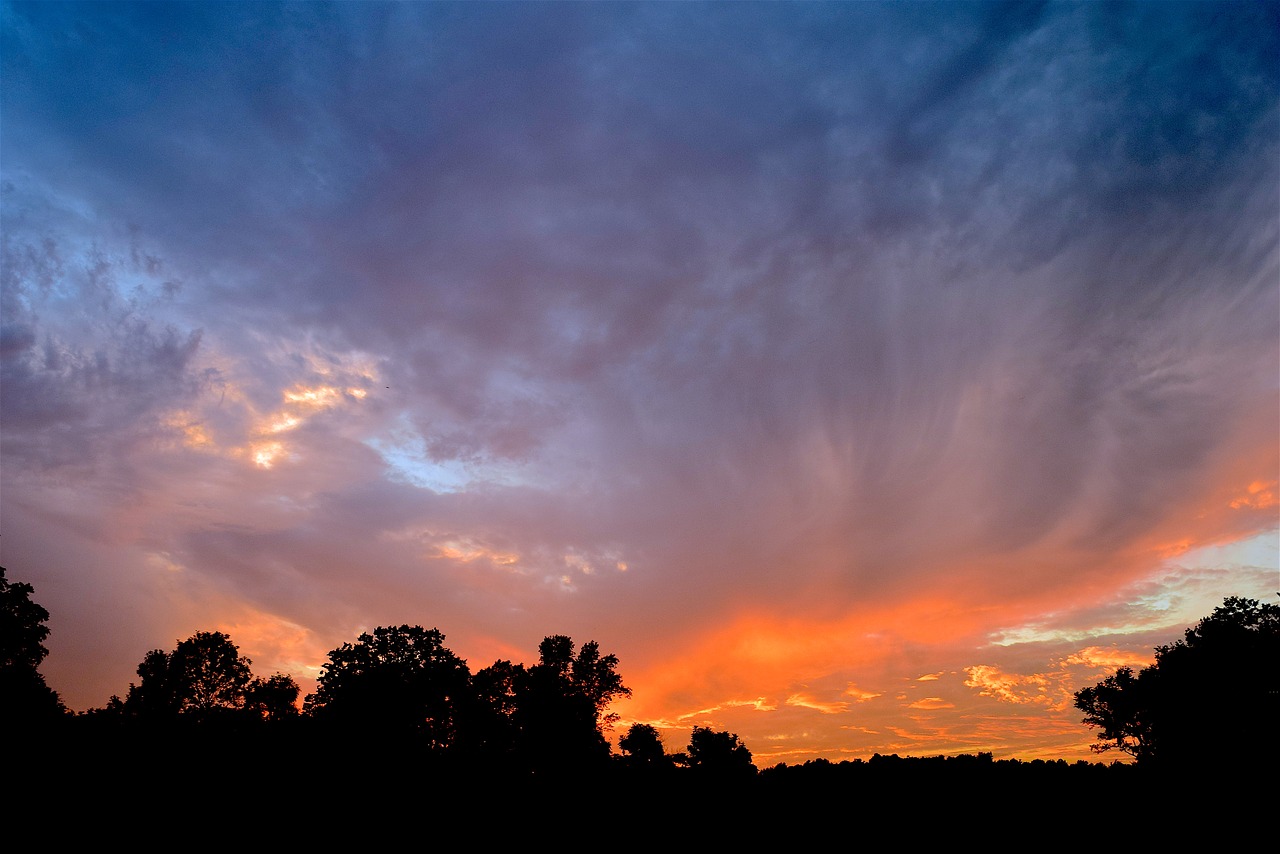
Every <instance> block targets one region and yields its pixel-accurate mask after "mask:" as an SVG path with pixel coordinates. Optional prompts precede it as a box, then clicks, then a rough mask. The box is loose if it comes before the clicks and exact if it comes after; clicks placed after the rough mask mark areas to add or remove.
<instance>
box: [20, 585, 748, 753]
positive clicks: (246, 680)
mask: <svg viewBox="0 0 1280 854" xmlns="http://www.w3.org/2000/svg"><path fill="white" fill-rule="evenodd" d="M32 593H33V590H32V588H31V586H30V585H28V584H22V583H17V582H9V581H8V580H7V579H5V577H4V569H3V568H2V567H0V612H2V614H3V616H2V617H0V619H2V620H3V626H2V635H0V640H2V641H3V646H4V660H3V662H2V663H0V664H2V666H0V680H2V681H0V687H2V688H3V693H4V696H5V698H6V701H5V702H4V703H3V704H0V706H2V709H0V714H3V716H4V718H5V721H4V722H5V723H6V724H8V725H9V726H18V727H23V728H25V729H27V730H39V729H41V728H43V727H48V726H51V725H59V726H61V727H63V729H64V732H65V731H66V730H67V728H69V727H76V728H77V734H78V735H80V736H81V738H82V739H83V738H92V739H97V740H100V741H104V742H116V743H120V742H121V741H122V740H123V741H125V742H127V743H128V745H129V749H130V750H137V749H138V748H139V747H140V746H145V745H146V744H147V743H148V740H150V742H151V743H155V744H160V745H162V749H165V750H168V749H171V748H172V746H173V745H174V744H175V743H181V744H182V745H184V747H191V746H192V745H195V744H204V745H208V744H225V743H227V742H228V741H232V740H236V741H241V742H243V741H245V740H251V741H253V742H255V743H264V742H266V741H270V743H272V744H274V745H277V746H280V745H291V744H292V745H303V744H314V743H315V741H316V739H319V738H323V739H324V740H325V742H326V743H327V744H328V745H329V748H330V749H331V751H333V753H332V754H331V755H336V754H341V753H342V752H343V751H346V752H347V753H348V754H349V755H354V754H357V753H358V754H360V755H362V756H363V757H364V758H365V759H366V760H369V759H370V758H376V757H379V756H385V757H387V758H388V761H392V762H395V763H403V762H404V761H406V760H408V759H410V758H412V760H413V761H415V762H419V763H428V764H433V765H435V766H443V765H445V764H448V765H449V766H451V767H454V768H459V767H463V766H466V767H471V768H482V769H485V770H486V772H489V773H496V772H508V773H515V774H525V775H529V774H542V775H545V774H552V773H578V774H589V773H591V772H595V771H600V770H601V769H603V768H604V767H606V766H607V765H609V764H611V763H612V764H616V765H620V766H621V767H625V768H627V769H629V770H632V771H635V772H641V773H648V774H660V773H665V772H671V771H674V770H675V769H679V768H685V769H694V770H695V771H697V772H699V773H704V774H716V775H719V776H725V775H751V774H755V773H756V771H757V769H756V767H755V765H754V764H753V762H752V758H751V752H750V750H749V749H747V747H746V745H745V744H743V743H742V741H741V739H739V738H738V736H737V735H736V734H734V733H730V732H727V731H716V730H713V729H711V728H709V727H694V728H693V729H692V731H691V733H690V739H689V743H688V745H687V747H686V748H685V749H684V750H683V751H680V752H675V753H669V752H668V751H667V748H666V746H665V745H664V743H663V739H662V736H661V733H660V732H659V730H658V729H657V728H656V727H654V726H651V725H649V724H644V723H636V724H633V725H631V726H630V727H629V728H628V729H627V731H626V732H625V733H624V734H622V735H621V737H620V738H619V739H618V748H619V750H620V755H618V756H615V755H614V754H613V750H612V746H611V745H610V742H609V739H608V733H609V732H610V731H611V730H612V729H613V728H614V725H615V724H616V722H617V720H618V716H617V714H615V713H613V712H611V711H609V707H610V705H611V704H612V703H613V702H614V701H615V700H616V699H618V698H620V697H630V696H631V689H630V688H628V687H627V686H626V685H625V684H624V683H623V681H622V677H621V675H620V674H619V672H618V658H617V656H616V655H613V654H611V653H604V652H602V651H601V649H600V645H599V644H598V643H597V642H596V641H594V640H591V641H587V642H586V643H583V644H582V645H581V646H577V645H575V643H574V641H573V640H572V638H570V637H568V636H565V635H549V636H547V637H545V638H544V639H543V640H542V642H541V643H540V644H539V646H538V660H537V663H536V664H534V665H532V666H528V667H526V666H525V665H524V664H521V663H515V662H512V661H507V660H499V661H495V662H494V663H493V664H491V665H489V666H487V667H484V668H482V669H480V670H478V671H476V672H475V673H472V672H471V670H470V668H469V667H468V665H467V662H466V661H465V660H463V659H462V658H460V657H459V656H457V655H456V654H455V653H454V652H453V651H452V650H450V649H449V648H448V647H447V646H445V643H444V641H445V636H444V635H443V634H442V633H441V632H440V631H439V630H438V629H435V628H430V629H427V628H423V627H422V626H416V625H400V626H380V627H378V628H375V629H373V630H372V631H371V632H365V633H362V634H361V635H360V636H359V637H358V638H357V639H356V640H355V641H354V642H349V643H344V644H342V645H341V646H339V647H338V648H336V649H334V650H331V651H330V652H329V653H328V656H327V661H326V663H325V664H324V665H323V666H322V668H321V670H320V674H319V676H318V678H317V680H316V689H315V691H314V693H311V694H309V695H307V696H306V697H305V698H302V702H301V703H299V699H300V693H301V692H300V688H299V686H298V684H297V682H296V681H295V680H294V679H293V677H292V676H290V675H288V674H284V673H275V674H273V675H270V676H267V677H259V676H255V675H254V674H253V672H252V661H251V660H250V659H249V658H248V657H246V656H244V655H243V654H241V652H240V650H239V648H238V646H237V645H236V644H235V643H234V641H233V640H232V638H231V637H230V636H229V635H227V634H225V633H223V632H218V631H199V632H196V633H195V634H193V635H192V636H191V637H189V638H187V639H186V640H183V641H179V642H178V643H177V644H176V646H175V647H174V648H173V649H172V650H164V649H153V650H151V651H149V652H148V653H147V654H146V655H145V656H144V657H143V659H142V661H141V662H140V663H139V664H138V667H137V676H138V680H137V681H136V682H131V683H130V684H129V686H128V689H127V691H126V692H125V693H124V696H123V697H121V696H119V695H113V696H112V697H111V698H110V700H108V702H107V703H106V705H105V706H103V707H101V708H92V709H89V710H87V711H84V712H80V713H74V714H73V713H72V712H70V711H69V710H68V709H67V708H66V707H65V706H64V704H63V703H62V701H61V699H60V698H59V696H58V695H57V693H56V692H55V691H53V690H52V689H51V688H49V687H48V686H47V685H46V684H45V682H44V679H43V677H42V676H41V675H40V673H39V665H40V663H41V662H42V661H43V660H44V658H45V656H47V655H48V650H47V648H46V647H45V646H44V641H45V639H46V638H47V636H48V633H49V630H48V628H47V627H46V626H45V625H44V623H45V621H47V620H48V618H49V614H48V612H47V611H45V609H44V608H42V607H40V606H39V605H37V604H36V603H35V602H34V601H33V600H32V599H31V595H32ZM175 740H177V741H175Z"/></svg>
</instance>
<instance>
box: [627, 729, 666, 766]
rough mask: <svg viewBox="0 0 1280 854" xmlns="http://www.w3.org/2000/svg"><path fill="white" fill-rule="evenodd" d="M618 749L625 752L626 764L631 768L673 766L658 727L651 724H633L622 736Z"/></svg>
mask: <svg viewBox="0 0 1280 854" xmlns="http://www.w3.org/2000/svg"><path fill="white" fill-rule="evenodd" d="M618 749H619V750H621V751H622V753H623V759H624V764H625V765H627V766H628V767H630V768H636V769H646V770H656V769H665V768H670V767H672V758H671V757H670V756H668V755H667V751H666V748H665V747H664V745H663V743H662V734H661V733H659V732H658V728H657V727H654V726H651V725H649V724H632V725H631V726H630V727H629V728H628V729H627V731H626V734H624V735H623V736H622V737H621V738H619V739H618Z"/></svg>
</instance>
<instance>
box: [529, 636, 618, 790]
mask: <svg viewBox="0 0 1280 854" xmlns="http://www.w3.org/2000/svg"><path fill="white" fill-rule="evenodd" d="M538 653H539V659H538V663H537V664H535V665H534V666H533V667H530V668H528V669H527V670H525V671H524V673H523V674H520V675H519V678H517V679H516V681H515V683H514V685H515V689H516V690H515V708H514V711H513V714H512V720H513V722H514V724H515V727H516V733H517V741H518V752H519V753H520V754H521V756H522V758H523V760H524V761H525V762H527V763H529V764H530V765H531V766H532V767H534V768H540V769H544V770H568V769H584V768H589V767H592V766H596V767H599V766H601V765H602V764H603V763H604V762H606V761H607V760H608V758H609V754H610V749H609V742H608V741H607V740H606V738H605V735H604V730H605V729H606V728H607V727H608V726H610V725H611V724H612V721H613V716H612V715H609V714H607V713H606V709H607V707H608V705H609V703H610V702H612V701H613V699H614V698H616V697H620V696H626V697H629V696H630V695H631V689H630V688H627V687H626V686H625V685H623V683H622V677H621V676H619V675H618V672H617V669H616V668H617V666H618V657H617V656H616V655H601V654H600V647H599V644H597V643H596V642H595V641H588V642H587V643H585V644H583V645H582V649H581V650H579V651H578V652H577V654H575V653H574V645H573V640H572V639H570V638H568V637H566V636H564V635H549V636H547V637H546V638H544V639H543V640H542V643H540V644H539V645H538Z"/></svg>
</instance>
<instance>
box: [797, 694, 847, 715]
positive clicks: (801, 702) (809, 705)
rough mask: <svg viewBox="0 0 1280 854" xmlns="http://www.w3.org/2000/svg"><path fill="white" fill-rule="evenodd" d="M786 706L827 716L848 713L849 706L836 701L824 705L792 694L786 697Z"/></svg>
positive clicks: (803, 695) (819, 701) (806, 696)
mask: <svg viewBox="0 0 1280 854" xmlns="http://www.w3.org/2000/svg"><path fill="white" fill-rule="evenodd" d="M787 705H788V706H800V707H801V708H805V709H814V710H815V711H819V712H822V713H823V714H827V715H833V714H836V713H838V712H847V711H849V704H848V703H846V702H843V701H837V702H834V703H824V702H822V701H821V700H815V699H814V698H813V697H810V696H808V695H806V694H792V695H791V696H789V697H787Z"/></svg>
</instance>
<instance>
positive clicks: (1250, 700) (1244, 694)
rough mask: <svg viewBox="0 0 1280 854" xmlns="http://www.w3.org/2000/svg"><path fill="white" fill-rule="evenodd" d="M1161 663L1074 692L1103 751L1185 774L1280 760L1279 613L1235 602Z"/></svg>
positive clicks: (1159, 651) (1167, 651)
mask: <svg viewBox="0 0 1280 854" xmlns="http://www.w3.org/2000/svg"><path fill="white" fill-rule="evenodd" d="M1155 654H1156V662H1155V664H1153V665H1151V666H1150V667H1145V668H1143V669H1142V670H1141V671H1139V672H1138V673H1136V674H1135V673H1134V672H1133V670H1132V669H1131V668H1127V667H1123V668H1120V669H1119V670H1117V671H1116V673H1114V674H1113V675H1111V676H1108V677H1107V678H1106V679H1104V680H1103V681H1101V682H1099V683H1098V684H1097V685H1095V686H1093V687H1090V688H1085V689H1083V690H1081V691H1079V692H1077V693H1076V695H1075V705H1076V707H1077V708H1078V709H1080V710H1081V711H1082V712H1084V713H1085V717H1084V723H1086V724H1088V725H1089V726H1092V727H1096V728H1098V730H1099V732H1098V743H1097V744H1096V745H1095V747H1094V749H1095V750H1097V751H1099V752H1104V751H1108V750H1119V751H1121V752H1123V753H1126V754H1128V755H1130V756H1132V757H1133V758H1134V759H1135V760H1136V761H1137V762H1138V763H1139V764H1143V765H1149V766H1154V765H1161V766H1166V767H1171V768H1174V767H1176V768H1185V769H1191V768H1205V767H1211V766H1219V767H1227V766H1234V765H1239V764H1242V763H1247V764H1253V763H1255V762H1258V761H1260V760H1261V761H1264V762H1272V763H1274V762H1275V761H1276V760H1277V759H1280V751H1278V750H1277V745H1276V740H1275V725H1276V721H1277V720H1280V666H1278V665H1280V606H1277V605H1270V604H1266V603H1261V602H1259V601H1257V600H1255V599H1244V598H1239V597H1229V598H1227V599H1226V600H1225V601H1224V602H1223V604H1222V605H1221V606H1219V607H1218V608H1216V609H1215V610H1214V612H1213V613H1212V614H1211V615H1209V616H1208V617H1205V618H1204V619H1203V620H1201V621H1200V622H1199V623H1198V624H1197V625H1196V626H1195V627H1193V628H1190V629H1187V630H1186V632H1185V635H1184V637H1183V639H1182V640H1179V641H1176V642H1174V643H1171V644H1166V645H1164V646H1159V647H1156V650H1155Z"/></svg>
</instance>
